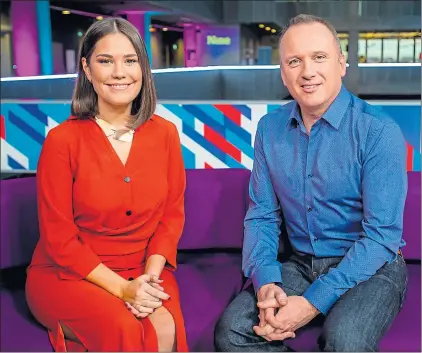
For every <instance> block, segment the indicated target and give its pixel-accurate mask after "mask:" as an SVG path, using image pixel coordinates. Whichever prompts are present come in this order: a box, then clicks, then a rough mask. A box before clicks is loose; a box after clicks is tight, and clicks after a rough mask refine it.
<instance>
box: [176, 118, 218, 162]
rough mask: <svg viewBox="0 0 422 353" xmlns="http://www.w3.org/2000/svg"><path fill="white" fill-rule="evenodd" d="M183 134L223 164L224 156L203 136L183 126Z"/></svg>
mask: <svg viewBox="0 0 422 353" xmlns="http://www.w3.org/2000/svg"><path fill="white" fill-rule="evenodd" d="M183 132H184V133H185V134H186V136H188V137H190V138H191V139H192V140H194V141H195V142H196V143H198V144H199V145H201V146H202V147H203V148H204V149H206V150H207V151H208V152H210V153H212V154H213V155H214V156H215V157H217V158H218V159H219V160H220V161H222V162H224V160H225V156H226V154H225V153H224V152H223V151H221V150H220V149H219V148H218V147H216V146H215V145H214V144H213V143H211V142H210V141H208V140H207V139H206V138H205V137H204V136H202V135H200V134H199V133H197V132H196V131H195V130H193V129H191V128H190V127H189V126H188V125H185V124H183Z"/></svg>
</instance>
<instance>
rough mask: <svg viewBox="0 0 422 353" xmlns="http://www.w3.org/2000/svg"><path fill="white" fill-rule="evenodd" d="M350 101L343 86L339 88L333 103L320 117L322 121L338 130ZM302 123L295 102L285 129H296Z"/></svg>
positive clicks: (348, 93)
mask: <svg viewBox="0 0 422 353" xmlns="http://www.w3.org/2000/svg"><path fill="white" fill-rule="evenodd" d="M350 100H351V95H350V92H349V91H348V90H347V88H346V87H344V85H342V86H341V89H340V92H339V94H338V95H337V97H336V99H334V101H333V103H331V105H330V106H329V108H328V109H327V111H326V112H325V113H324V114H323V115H322V117H321V118H322V119H324V120H326V121H327V122H328V123H329V124H330V125H331V126H332V127H333V128H335V129H336V130H338V128H339V127H340V123H341V121H342V119H343V117H344V115H345V114H346V112H347V109H348V108H349V104H350ZM301 122H302V118H301V116H300V110H299V105H298V104H297V102H295V103H294V104H293V107H292V110H291V113H290V117H289V119H288V121H287V127H288V129H289V130H291V129H293V128H296V127H297V126H298V125H299V124H300V123H301Z"/></svg>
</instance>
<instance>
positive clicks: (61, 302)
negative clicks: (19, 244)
mask: <svg viewBox="0 0 422 353" xmlns="http://www.w3.org/2000/svg"><path fill="white" fill-rule="evenodd" d="M185 185H186V179H185V170H184V165H183V158H182V152H181V146H180V140H179V135H178V132H177V129H176V127H175V126H174V125H173V124H172V123H171V122H169V121H167V120H165V119H163V118H161V117H159V116H153V117H152V118H151V119H150V120H149V121H148V122H146V123H145V124H144V125H142V126H141V127H139V128H137V129H136V131H135V134H134V138H133V141H132V145H131V150H130V153H129V156H128V159H127V162H126V164H125V165H124V164H123V163H122V162H121V161H120V159H119V157H118V155H117V153H116V152H115V151H114V149H113V147H112V145H111V144H110V142H109V141H108V139H107V137H106V136H105V134H104V132H103V131H102V129H101V128H100V127H99V126H98V124H97V123H96V122H95V121H94V120H93V119H84V120H82V119H76V118H73V117H71V118H70V119H68V120H67V121H65V122H64V123H62V124H60V125H59V126H57V127H55V128H53V129H52V130H51V131H50V132H49V133H48V135H47V137H46V140H45V142H44V145H43V148H42V152H41V155H40V159H39V165H38V171H37V190H38V191H37V192H38V213H39V227H40V240H39V242H38V244H37V246H36V249H35V252H34V255H33V259H32V262H31V264H30V266H29V268H28V277H27V283H26V297H27V301H28V305H29V307H30V309H31V311H32V313H33V314H34V316H35V317H36V319H37V320H38V321H39V322H40V323H41V324H42V325H44V326H45V327H46V328H47V329H48V332H49V336H50V340H51V343H52V345H53V347H54V349H55V350H56V351H69V350H81V349H82V350H88V351H138V352H139V351H157V349H158V343H157V336H156V333H155V331H154V327H153V326H152V324H151V322H150V320H149V319H148V318H145V319H137V318H136V317H135V316H134V315H133V314H132V313H131V312H130V311H129V310H128V309H127V308H126V307H125V305H124V303H123V301H121V300H120V299H118V298H117V297H115V296H113V295H112V294H110V293H109V292H107V291H106V290H104V289H102V288H100V287H98V286H96V285H94V284H92V283H90V282H88V281H87V280H85V278H86V276H87V275H88V274H89V273H90V272H91V271H92V270H93V269H94V268H95V267H96V266H98V264H100V263H103V264H104V265H106V266H107V267H109V268H110V269H112V270H114V271H115V272H116V273H118V274H120V275H121V276H122V277H124V278H126V279H130V278H131V277H133V278H135V277H137V276H140V275H141V274H143V271H144V269H145V264H146V260H147V259H148V257H149V256H150V255H152V254H161V255H163V256H164V257H165V258H166V259H167V264H166V266H165V268H164V270H163V272H162V275H161V278H162V279H163V280H164V282H163V283H162V286H163V287H164V290H165V291H166V293H168V294H169V295H170V300H168V301H163V305H164V307H165V308H166V309H167V310H168V311H169V312H170V313H171V314H172V316H173V318H174V322H175V325H176V339H177V351H188V346H187V342H186V333H185V328H184V321H183V316H182V312H181V308H180V301H179V292H178V286H177V283H176V280H175V278H174V275H173V271H174V270H175V268H176V251H177V244H178V241H179V238H180V236H181V233H182V229H183V225H184V220H185V218H184V192H185ZM59 323H63V324H64V325H66V326H67V327H69V328H70V329H71V330H72V331H73V333H75V335H76V336H77V337H78V339H79V340H80V342H82V344H83V347H81V346H80V345H79V346H78V345H75V344H73V343H72V342H70V341H69V340H65V338H64V335H63V332H62V330H61V326H60V325H59Z"/></svg>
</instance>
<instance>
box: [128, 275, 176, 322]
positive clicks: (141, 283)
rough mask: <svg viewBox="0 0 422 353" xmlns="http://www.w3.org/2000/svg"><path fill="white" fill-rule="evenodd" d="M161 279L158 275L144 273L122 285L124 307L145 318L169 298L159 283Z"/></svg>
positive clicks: (138, 316)
mask: <svg viewBox="0 0 422 353" xmlns="http://www.w3.org/2000/svg"><path fill="white" fill-rule="evenodd" d="M162 282H163V280H161V279H159V278H158V276H154V275H149V274H144V275H142V276H139V277H138V278H135V279H134V280H132V281H128V283H127V284H126V285H125V286H124V288H123V291H122V300H123V301H124V303H125V305H126V307H127V308H128V309H129V310H130V311H131V312H132V313H133V314H134V315H135V316H136V317H137V318H145V317H147V316H148V315H150V314H152V313H153V312H154V311H155V310H156V309H158V308H160V307H161V306H162V305H163V300H168V299H170V296H169V295H168V294H167V293H166V292H164V288H163V287H162V286H161V285H160V284H161V283H162Z"/></svg>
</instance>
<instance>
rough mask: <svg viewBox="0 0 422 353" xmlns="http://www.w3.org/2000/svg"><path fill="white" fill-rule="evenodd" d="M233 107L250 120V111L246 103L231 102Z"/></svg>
mask: <svg viewBox="0 0 422 353" xmlns="http://www.w3.org/2000/svg"><path fill="white" fill-rule="evenodd" d="M233 107H234V108H235V109H237V110H238V111H239V112H240V113H241V114H242V115H244V116H246V117H247V118H248V119H249V120H252V111H251V108H249V107H248V106H247V105H243V104H242V105H240V104H233Z"/></svg>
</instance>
